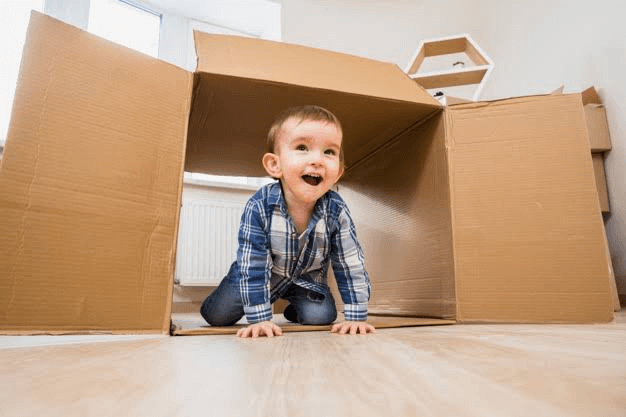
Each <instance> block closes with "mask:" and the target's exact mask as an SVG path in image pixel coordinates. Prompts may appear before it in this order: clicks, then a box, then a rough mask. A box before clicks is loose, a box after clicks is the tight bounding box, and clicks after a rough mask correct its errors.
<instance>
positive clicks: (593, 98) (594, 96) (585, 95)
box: [581, 87, 602, 104]
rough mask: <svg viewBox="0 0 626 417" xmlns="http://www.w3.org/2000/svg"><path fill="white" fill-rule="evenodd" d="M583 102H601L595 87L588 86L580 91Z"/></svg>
mask: <svg viewBox="0 0 626 417" xmlns="http://www.w3.org/2000/svg"><path fill="white" fill-rule="evenodd" d="M581 95H582V100H583V104H602V100H600V96H599V95H598V92H597V91H596V88H595V87H589V88H588V89H586V90H585V91H583V92H582V93H581Z"/></svg>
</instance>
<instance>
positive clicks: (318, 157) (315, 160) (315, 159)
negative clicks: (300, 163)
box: [310, 151, 324, 165]
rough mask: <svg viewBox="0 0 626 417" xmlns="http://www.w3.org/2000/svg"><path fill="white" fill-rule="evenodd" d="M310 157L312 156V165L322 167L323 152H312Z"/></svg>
mask: <svg viewBox="0 0 626 417" xmlns="http://www.w3.org/2000/svg"><path fill="white" fill-rule="evenodd" d="M310 155H311V160H310V162H311V163H312V164H315V165H321V163H322V161H323V160H324V159H323V158H322V153H321V152H317V151H316V152H310Z"/></svg>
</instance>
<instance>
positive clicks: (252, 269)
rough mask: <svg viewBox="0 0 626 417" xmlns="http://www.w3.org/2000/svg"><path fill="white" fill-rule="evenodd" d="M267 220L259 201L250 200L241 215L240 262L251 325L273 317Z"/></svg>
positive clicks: (243, 292)
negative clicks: (266, 231)
mask: <svg viewBox="0 0 626 417" xmlns="http://www.w3.org/2000/svg"><path fill="white" fill-rule="evenodd" d="M265 223H266V222H265V221H264V218H263V212H262V211H261V208H260V207H259V204H258V203H255V202H254V201H249V202H248V204H246V207H245V209H244V212H243V215H242V216H241V226H240V228H239V247H238V249H237V264H238V266H239V273H240V280H239V291H240V293H241V300H242V302H243V310H244V313H245V314H246V319H247V320H248V323H250V324H252V323H258V322H261V321H267V320H271V319H272V307H271V304H270V277H271V270H272V258H271V255H270V249H269V244H268V236H267V234H266V233H265V227H264V225H265Z"/></svg>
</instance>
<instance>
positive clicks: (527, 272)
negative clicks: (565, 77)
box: [446, 95, 612, 322]
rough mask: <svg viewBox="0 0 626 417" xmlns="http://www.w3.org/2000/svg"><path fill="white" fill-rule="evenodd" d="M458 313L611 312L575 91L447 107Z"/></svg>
mask: <svg viewBox="0 0 626 417" xmlns="http://www.w3.org/2000/svg"><path fill="white" fill-rule="evenodd" d="M446 115H447V121H448V123H447V128H448V134H447V142H448V150H449V163H450V165H449V169H450V188H451V198H452V222H453V230H454V254H455V272H456V283H457V284H456V296H457V312H458V316H457V319H458V320H461V321H512V322H520V321H521V322H593V321H608V320H610V319H611V318H612V312H611V308H610V306H611V302H610V298H609V286H608V285H607V283H608V282H609V279H608V273H609V271H608V269H607V264H606V253H605V250H606V248H605V246H604V243H603V235H602V233H603V229H602V227H603V225H602V217H601V214H600V207H599V204H598V201H597V193H596V191H595V183H594V177H593V168H592V164H591V155H590V154H589V149H588V146H587V143H586V134H585V119H584V114H583V107H582V105H581V98H580V95H552V96H539V97H526V98H517V99H511V100H502V101H497V102H491V103H476V104H468V105H460V106H455V107H452V108H450V109H448V110H446Z"/></svg>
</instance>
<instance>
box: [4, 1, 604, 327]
mask: <svg viewBox="0 0 626 417" xmlns="http://www.w3.org/2000/svg"><path fill="white" fill-rule="evenodd" d="M197 38H198V51H199V55H200V59H199V69H198V71H197V72H196V73H195V74H190V73H188V72H186V71H184V70H181V69H178V68H176V67H173V66H171V65H169V64H165V63H163V62H160V61H158V60H156V59H152V58H149V57H146V56H143V55H141V54H138V53H136V52H133V51H130V50H128V49H125V48H122V47H120V46H116V45H113V44H111V43H109V42H107V41H104V40H102V39H99V38H97V37H95V36H92V35H89V34H87V33H85V32H82V31H80V30H78V29H76V28H73V27H70V26H68V25H65V24H62V23H60V22H57V21H55V20H54V19H52V18H49V17H45V16H43V15H40V14H37V13H35V14H33V18H32V20H31V25H30V30H29V36H28V40H27V43H26V47H25V51H26V52H25V56H24V61H23V64H22V69H21V75H20V82H19V85H18V90H17V94H16V99H15V100H16V101H15V110H14V114H13V119H12V124H11V127H10V129H9V135H8V141H7V146H6V152H5V159H4V160H3V166H2V170H1V171H0V208H1V209H2V212H3V213H6V215H5V214H3V215H2V216H0V271H8V272H3V275H2V277H1V279H0V331H2V332H4V333H7V332H41V331H44V332H59V331H62V332H68V331H79V332H85V331H98V332H100V331H112V332H142V331H148V332H149V331H152V332H162V331H167V329H168V328H169V317H170V305H171V297H172V295H171V293H172V285H173V278H172V275H173V270H174V267H173V262H174V259H175V242H176V240H175V237H176V231H177V224H178V215H179V213H178V209H179V204H180V191H181V186H182V172H183V165H184V166H185V168H186V169H188V170H193V171H196V172H205V173H211V174H237V175H255V174H259V173H261V172H262V171H261V166H260V162H259V161H260V156H261V155H262V154H263V152H264V150H265V149H264V137H265V133H266V130H267V129H268V127H269V124H270V123H271V121H272V119H273V118H274V117H275V116H276V113H278V112H279V111H281V110H283V108H284V107H287V106H290V105H297V104H303V103H315V104H320V105H323V106H326V107H328V108H329V109H330V110H332V111H333V112H335V113H336V114H337V116H338V117H339V118H340V119H341V121H342V123H343V126H344V147H345V152H346V160H347V170H346V173H345V180H344V182H342V183H341V184H340V186H339V191H340V193H341V194H342V195H343V196H344V198H345V199H346V200H347V201H348V203H349V204H350V208H351V211H352V213H353V217H354V219H355V221H356V223H357V229H358V231H359V236H360V237H361V240H362V244H363V246H364V248H365V252H366V258H367V265H368V269H369V270H370V274H371V277H372V282H373V295H372V302H371V311H372V312H373V313H382V314H399V315H405V316H423V317H433V318H443V319H456V320H460V321H494V322H502V321H511V322H597V321H607V320H610V319H611V317H612V315H611V311H610V310H611V308H610V300H609V288H608V286H607V282H608V270H607V266H606V252H605V246H604V240H603V239H604V237H603V234H602V233H603V232H602V229H601V214H600V209H599V205H598V203H597V200H596V199H597V197H596V195H597V192H596V191H595V188H594V187H595V185H594V180H593V177H592V172H593V171H592V166H591V158H590V156H589V150H588V146H587V142H586V141H587V138H586V130H585V123H584V112H583V106H582V99H581V96H580V95H565V96H545V97H531V98H522V99H512V100H504V101H500V102H494V103H475V104H465V105H463V104H462V105H458V106H454V107H450V108H447V109H445V110H443V108H442V107H441V106H440V105H439V104H438V103H437V102H436V101H435V100H434V99H433V98H432V97H430V96H429V95H428V94H426V93H425V92H424V91H423V90H422V89H420V88H419V87H418V86H416V85H415V83H414V82H412V81H411V80H410V79H409V78H408V77H407V76H406V75H405V74H404V73H402V72H401V71H400V70H399V69H397V68H395V67H394V66H391V65H389V64H381V63H379V62H376V61H371V60H366V59H362V58H356V57H350V56H345V55H341V54H334V53H330V52H325V51H319V50H315V49H311V48H303V47H298V46H293V45H284V44H278V43H271V42H266V41H256V40H249V39H242V38H237V37H224V36H216V37H210V36H206V37H205V36H204V35H201V36H198V37H197ZM214 52H215V53H214ZM211 57H212V58H211ZM357 68H358V69H359V70H360V71H357V72H356V73H355V69H357ZM361 73H362V74H364V75H363V77H361V78H360V77H359V74H361ZM192 80H193V83H192ZM192 84H193V93H192ZM187 126H188V127H187ZM546 143H547V144H548V145H547V149H546ZM540 144H541V146H540Z"/></svg>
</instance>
